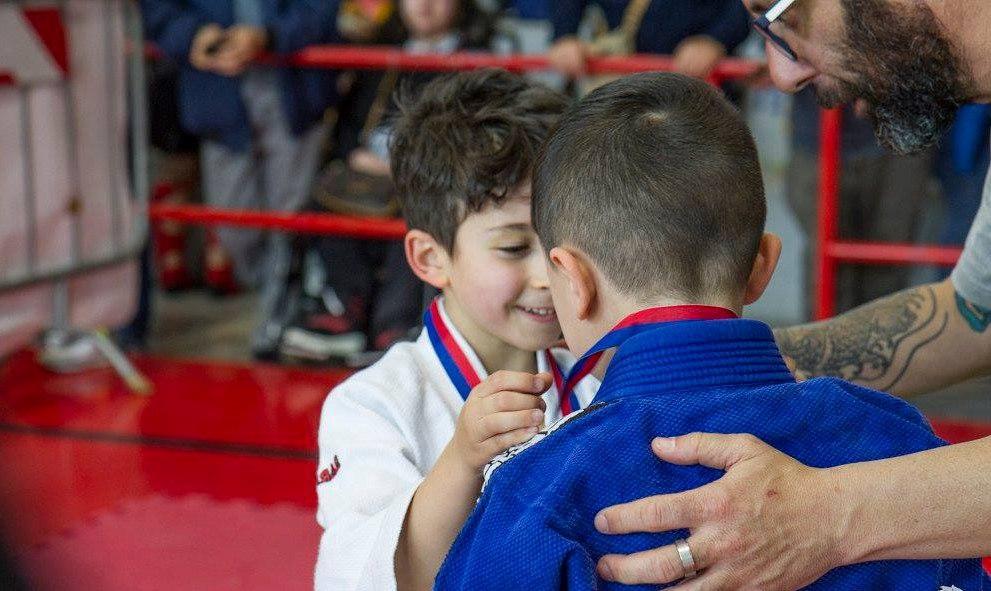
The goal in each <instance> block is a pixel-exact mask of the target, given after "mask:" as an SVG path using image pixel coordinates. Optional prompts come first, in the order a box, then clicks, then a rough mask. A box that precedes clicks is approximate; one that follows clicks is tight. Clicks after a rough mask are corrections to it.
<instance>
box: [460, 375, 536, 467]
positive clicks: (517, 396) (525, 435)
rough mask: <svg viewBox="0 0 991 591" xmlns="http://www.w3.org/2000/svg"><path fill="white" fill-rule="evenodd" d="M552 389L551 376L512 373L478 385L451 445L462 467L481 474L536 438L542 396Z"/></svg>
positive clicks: (463, 412)
mask: <svg viewBox="0 0 991 591" xmlns="http://www.w3.org/2000/svg"><path fill="white" fill-rule="evenodd" d="M550 387H551V376H550V374H547V373H541V374H537V375H534V374H529V373H522V372H513V371H498V372H496V373H494V374H492V375H491V376H489V377H488V378H486V379H485V381H483V382H482V383H481V384H479V385H477V386H475V388H474V389H473V390H472V391H471V393H470V394H469V395H468V399H467V400H466V401H465V405H464V408H462V409H461V414H460V415H458V424H457V426H456V427H455V429H454V437H453V438H452V439H451V443H450V444H449V445H450V446H451V451H452V452H453V453H454V456H455V457H457V458H458V459H459V461H460V463H461V465H462V467H464V468H467V469H469V470H472V471H473V472H479V473H480V470H481V469H482V467H484V466H485V464H487V463H489V460H491V459H492V458H494V457H495V456H497V455H499V454H500V453H502V452H504V451H506V449H508V448H510V447H512V446H514V445H516V444H518V443H523V442H524V441H526V440H527V439H530V438H531V437H533V436H534V435H535V434H536V433H537V431H538V430H539V429H540V427H541V426H542V425H543V424H544V411H545V410H546V409H547V405H546V404H544V400H543V399H542V398H541V397H540V395H541V394H543V393H544V392H546V391H547V389H548V388H550Z"/></svg>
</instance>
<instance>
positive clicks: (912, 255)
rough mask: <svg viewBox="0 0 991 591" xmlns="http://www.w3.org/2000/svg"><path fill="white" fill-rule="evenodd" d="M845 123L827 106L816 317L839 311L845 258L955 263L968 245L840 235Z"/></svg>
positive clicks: (822, 140) (889, 262) (875, 261)
mask: <svg viewBox="0 0 991 591" xmlns="http://www.w3.org/2000/svg"><path fill="white" fill-rule="evenodd" d="M841 124H842V115H841V112H840V111H839V110H833V111H824V112H823V117H822V121H821V125H820V146H819V151H820V152H819V166H820V170H819V215H818V226H817V229H816V230H817V231H816V236H815V240H816V248H815V272H816V301H815V319H816V320H824V319H826V318H831V317H833V316H834V315H835V314H836V269H837V267H838V266H839V265H840V264H841V263H859V264H873V265H913V264H928V265H942V266H947V267H949V266H953V265H955V264H956V262H957V259H958V258H960V253H961V251H962V249H961V248H957V247H948V246H935V245H917V244H894V243H888V242H867V241H851V240H846V241H844V240H840V238H839V231H838V228H839V217H840V172H841V170H842V163H841V155H840V138H841V134H842V130H841Z"/></svg>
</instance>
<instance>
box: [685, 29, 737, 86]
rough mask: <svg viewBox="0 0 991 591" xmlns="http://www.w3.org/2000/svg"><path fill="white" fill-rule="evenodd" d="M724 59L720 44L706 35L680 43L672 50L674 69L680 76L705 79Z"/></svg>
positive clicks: (723, 51) (724, 52)
mask: <svg viewBox="0 0 991 591" xmlns="http://www.w3.org/2000/svg"><path fill="white" fill-rule="evenodd" d="M724 57H726V48H725V47H724V46H723V44H722V43H720V42H719V41H716V40H715V39H713V38H712V37H709V36H708V35H696V36H695V37H689V38H687V39H685V40H684V41H682V42H681V43H680V44H679V45H678V47H676V48H675V50H674V69H675V71H676V72H678V73H680V74H684V75H686V76H692V77H694V78H701V79H706V78H708V77H709V75H710V74H712V71H713V70H714V69H715V68H716V65H718V64H719V60H721V59H723V58H724Z"/></svg>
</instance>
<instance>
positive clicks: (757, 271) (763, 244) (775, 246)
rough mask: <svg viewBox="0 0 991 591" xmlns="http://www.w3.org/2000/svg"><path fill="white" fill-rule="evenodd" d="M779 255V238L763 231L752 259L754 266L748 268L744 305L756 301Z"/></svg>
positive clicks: (776, 263) (769, 280)
mask: <svg viewBox="0 0 991 591" xmlns="http://www.w3.org/2000/svg"><path fill="white" fill-rule="evenodd" d="M780 257H781V239H780V238H778V237H777V236H776V235H774V234H771V233H770V232H764V235H763V236H761V238H760V247H759V248H758V249H757V258H755V259H754V266H753V268H752V269H751V270H750V278H749V279H747V290H746V292H745V293H744V296H743V305H744V306H749V305H750V304H752V303H754V302H756V301H757V300H759V299H760V296H761V295H763V294H764V290H765V289H767V284H768V283H770V282H771V276H772V275H774V269H776V268H777V266H778V259H779V258H780Z"/></svg>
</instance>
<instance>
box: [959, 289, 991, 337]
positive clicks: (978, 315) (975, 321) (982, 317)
mask: <svg viewBox="0 0 991 591" xmlns="http://www.w3.org/2000/svg"><path fill="white" fill-rule="evenodd" d="M953 295H954V297H955V299H956V301H957V310H959V311H960V315H961V316H963V319H964V320H966V321H967V325H968V326H970V328H971V329H972V330H973V331H974V332H984V331H985V330H986V329H987V327H988V325H989V324H991V310H988V309H987V308H982V307H980V306H978V305H977V304H974V303H971V302H968V301H967V300H965V299H964V298H963V296H961V295H960V294H958V293H954V294H953Z"/></svg>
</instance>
